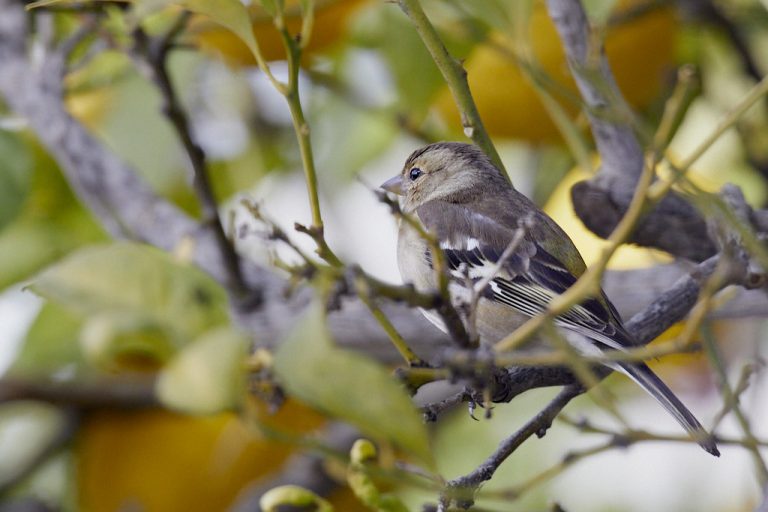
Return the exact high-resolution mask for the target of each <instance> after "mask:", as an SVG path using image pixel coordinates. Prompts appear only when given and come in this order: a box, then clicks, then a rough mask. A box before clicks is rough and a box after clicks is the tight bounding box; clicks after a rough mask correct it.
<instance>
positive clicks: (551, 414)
mask: <svg viewBox="0 0 768 512" xmlns="http://www.w3.org/2000/svg"><path fill="white" fill-rule="evenodd" d="M583 392H584V388H583V387H582V386H581V385H579V384H576V385H571V386H566V387H565V388H563V389H562V390H561V391H560V393H558V395H557V396H556V397H555V398H554V399H553V400H552V401H551V402H550V403H549V404H548V405H547V406H546V407H544V408H543V409H542V410H541V411H540V412H539V413H538V414H537V415H536V416H534V417H533V418H531V419H530V420H528V422H527V423H526V424H525V425H523V426H522V427H521V428H520V429H519V430H518V431H517V432H515V433H514V434H512V435H511V436H509V437H508V438H507V439H505V440H504V441H502V443H501V444H500V445H499V446H498V448H496V451H494V452H493V454H492V455H491V456H489V457H488V458H487V459H485V461H484V462H483V463H481V464H480V465H479V466H478V467H477V468H476V469H475V470H473V471H472V472H471V473H469V474H467V475H465V476H462V477H460V478H457V479H455V480H451V481H450V482H449V483H448V486H447V488H446V489H445V490H444V491H443V493H442V495H441V497H440V508H439V509H438V510H440V511H441V512H447V510H448V507H449V506H450V504H451V503H452V502H453V503H456V504H457V505H458V506H459V507H464V508H467V507H469V506H471V505H472V503H473V501H474V495H475V492H476V491H477V488H478V486H479V485H480V484H482V483H483V482H485V481H487V480H490V478H491V477H492V476H493V474H494V473H495V472H496V470H497V469H498V468H499V466H501V464H502V463H503V462H504V461H505V460H506V459H507V457H509V456H510V455H511V454H512V453H513V452H514V451H515V450H516V449H517V447H518V446H520V445H521V444H522V443H523V441H525V440H526V439H528V438H529V437H531V436H532V435H534V434H536V435H537V436H538V437H543V436H544V435H545V434H546V431H547V429H548V428H549V427H550V426H551V425H552V421H553V420H554V419H555V417H556V416H557V414H558V413H559V412H560V411H561V410H563V408H564V407H565V406H566V405H567V404H568V402H570V401H571V400H572V399H574V398H575V397H577V396H579V395H580V394H581V393H583Z"/></svg>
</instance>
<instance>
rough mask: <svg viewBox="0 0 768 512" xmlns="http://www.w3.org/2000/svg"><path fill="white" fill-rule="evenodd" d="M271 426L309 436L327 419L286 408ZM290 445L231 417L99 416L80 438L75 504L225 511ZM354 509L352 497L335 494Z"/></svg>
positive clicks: (266, 418) (282, 458)
mask: <svg viewBox="0 0 768 512" xmlns="http://www.w3.org/2000/svg"><path fill="white" fill-rule="evenodd" d="M262 416H263V419H264V421H265V423H267V424H268V425H269V426H270V427H271V428H275V429H279V430H281V431H286V430H288V431H291V432H294V433H301V432H309V431H312V430H314V429H316V428H318V427H319V426H321V425H322V424H323V423H324V421H325V420H324V419H323V418H322V417H321V416H319V415H318V414H316V413H314V412H312V411H311V410H310V409H308V408H306V407H304V406H301V405H297V404H296V403H293V402H288V403H287V404H286V405H285V406H284V407H282V408H281V409H280V411H279V412H278V413H277V414H275V415H272V416H269V415H267V414H263V415H260V417H262ZM292 452H293V447H291V446H289V445H287V444H283V443H277V442H275V441H273V440H269V439H265V438H263V437H261V436H260V435H258V434H256V433H254V432H253V431H251V430H249V429H247V427H245V426H244V425H243V423H242V422H241V420H240V419H239V418H238V417H237V416H235V415H234V414H220V415H216V416H208V417H191V416H184V415H180V414H175V413H171V412H168V411H165V410H142V411H107V410H105V411H98V412H95V413H92V414H90V415H88V416H87V418H86V419H85V422H84V424H83V427H82V429H81V430H80V433H79V437H78V440H77V448H76V453H77V475H78V493H79V505H80V508H82V509H83V510H89V511H102V510H104V511H106V510H128V509H131V510H133V509H136V510H142V511H145V512H153V511H157V512H167V511H171V510H190V511H196V510H201V511H203V510H206V511H208V510H227V509H228V508H229V507H230V506H231V505H232V503H233V502H234V501H235V499H236V498H237V496H238V494H239V493H240V491H242V490H243V489H244V488H245V487H247V486H248V484H250V483H252V482H254V481H257V480H258V479H259V478H262V477H267V478H269V475H270V474H272V473H275V472H277V471H279V469H280V466H281V465H282V463H283V462H284V461H285V460H286V458H287V457H288V456H290V455H291V453H292ZM333 498H334V499H338V500H342V502H343V503H345V504H346V505H345V507H346V508H344V509H343V510H350V511H352V510H361V511H362V510H364V508H362V507H360V508H355V507H353V506H352V504H353V503H354V502H350V501H349V499H350V495H349V492H344V491H339V492H337V493H334V496H333Z"/></svg>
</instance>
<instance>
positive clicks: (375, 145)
mask: <svg viewBox="0 0 768 512" xmlns="http://www.w3.org/2000/svg"><path fill="white" fill-rule="evenodd" d="M322 105H323V106H322V107H321V108H319V109H318V111H314V112H312V118H313V120H315V119H316V122H314V123H313V127H314V129H315V132H314V133H315V134H316V135H314V139H313V144H314V146H315V148H318V151H317V164H318V168H320V169H328V171H329V172H328V175H329V177H331V178H332V179H334V180H339V181H341V180H347V179H349V178H350V177H352V176H354V175H355V174H356V173H358V172H359V171H360V169H362V168H363V166H365V165H366V164H367V163H368V162H370V161H371V160H373V159H374V158H375V157H376V156H378V155H379V154H381V153H382V152H383V151H384V150H386V149H387V148H388V147H389V146H390V144H391V143H392V140H393V139H394V138H395V137H396V136H397V135H399V133H400V130H399V127H398V126H397V125H396V124H395V123H394V122H392V121H393V120H392V116H391V115H390V114H389V113H383V112H371V111H365V110H362V109H359V108H355V107H354V106H351V105H349V102H348V101H344V100H340V99H336V98H334V99H330V98H329V100H328V101H326V102H323V104H322ZM350 126H354V127H355V129H354V130H350V129H349V127H350ZM320 148H323V149H324V150H323V151H320V150H319V149H320Z"/></svg>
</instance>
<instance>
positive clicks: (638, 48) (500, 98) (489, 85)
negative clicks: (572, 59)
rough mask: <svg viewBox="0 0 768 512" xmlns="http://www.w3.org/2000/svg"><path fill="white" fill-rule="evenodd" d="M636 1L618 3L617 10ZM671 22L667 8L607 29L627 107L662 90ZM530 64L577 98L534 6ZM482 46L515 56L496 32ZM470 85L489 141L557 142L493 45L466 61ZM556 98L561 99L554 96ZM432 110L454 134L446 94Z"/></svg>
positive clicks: (556, 42)
mask: <svg viewBox="0 0 768 512" xmlns="http://www.w3.org/2000/svg"><path fill="white" fill-rule="evenodd" d="M637 3H638V2H637V0H631V1H625V2H620V4H622V6H623V7H629V6H631V5H633V4H637ZM676 24H677V21H676V19H675V15H674V12H673V9H672V8H671V7H668V6H665V7H659V8H655V9H653V10H652V11H650V12H647V13H644V14H642V15H639V16H638V17H636V18H632V19H631V20H629V21H627V22H626V23H621V24H618V25H616V26H614V27H612V28H611V29H609V30H608V32H607V34H606V40H605V48H606V55H607V56H608V61H609V62H610V64H611V68H612V70H613V73H614V76H615V77H616V81H617V83H618V85H619V88H620V89H621V91H622V93H623V94H624V97H625V98H626V99H627V101H628V102H629V103H630V104H631V105H633V106H635V107H638V108H642V107H644V106H647V105H648V104H649V103H650V102H651V101H652V100H654V99H655V98H656V97H657V95H658V94H659V92H660V90H661V86H662V84H663V78H664V74H665V73H666V72H668V71H670V70H671V69H673V66H674V43H675V34H676V32H677V30H676ZM527 26H528V27H529V28H528V30H529V32H528V40H529V41H530V45H531V53H532V55H533V58H534V63H535V64H536V66H538V67H539V68H540V70H541V72H543V73H544V74H545V75H546V76H548V77H550V79H552V80H553V81H554V82H555V83H557V84H560V85H561V86H562V87H564V88H565V89H567V90H568V91H570V92H571V94H573V95H574V97H578V91H577V89H576V85H575V84H574V82H573V79H572V78H571V75H570V72H569V71H568V65H567V63H566V60H565V56H564V54H563V49H562V45H561V43H560V39H559V37H558V35H557V32H556V31H555V27H554V25H553V24H552V22H551V20H550V19H549V17H548V16H547V13H546V10H545V8H544V6H543V5H542V4H541V3H537V4H536V7H535V8H534V9H533V12H532V13H531V19H530V20H529V23H528V25H527ZM489 41H491V42H492V43H494V44H500V45H502V46H504V47H506V48H507V49H509V50H512V51H514V47H513V43H512V42H511V41H510V40H509V39H508V38H506V37H504V36H502V35H500V34H492V35H491V36H490V37H489ZM465 68H466V70H467V73H468V79H469V85H470V89H471V91H472V95H473V97H474V99H475V102H476V103H477V107H478V109H479V111H480V115H481V117H482V119H483V122H484V123H485V126H486V129H487V130H488V131H489V133H490V134H491V135H494V136H498V137H509V138H518V139H526V140H529V141H532V142H551V141H559V140H560V133H559V131H558V130H557V128H556V127H555V125H554V123H553V122H552V121H551V120H550V115H549V113H548V112H547V110H546V109H545V108H544V106H543V105H542V103H541V101H540V100H539V96H538V94H537V93H536V91H535V89H534V88H533V86H532V85H531V83H530V79H529V78H528V77H527V76H526V74H525V72H524V71H523V70H521V69H520V67H519V66H518V65H517V64H516V63H515V62H513V60H512V59H511V58H510V56H509V54H508V53H505V52H504V51H502V50H500V49H499V48H498V47H494V45H493V44H481V45H479V46H477V47H476V48H475V50H474V51H473V52H472V53H471V54H470V55H469V57H468V58H467V60H466V62H465ZM555 97H556V98H557V99H561V96H560V95H555ZM561 104H563V106H564V107H566V110H567V111H568V112H569V113H570V114H571V115H573V114H575V113H576V112H577V111H578V107H577V105H575V104H574V103H573V102H571V101H565V102H562V101H561ZM435 107H436V109H437V111H438V112H439V113H440V115H441V117H442V118H443V119H444V120H446V121H447V122H448V124H449V125H450V126H451V127H453V128H454V129H457V130H459V129H460V126H461V125H460V121H459V115H458V111H457V109H456V106H455V104H454V102H453V98H452V97H451V94H450V92H449V91H448V90H447V89H444V90H442V91H441V92H440V93H439V94H438V97H437V99H436V102H435Z"/></svg>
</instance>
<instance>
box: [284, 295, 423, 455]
mask: <svg viewBox="0 0 768 512" xmlns="http://www.w3.org/2000/svg"><path fill="white" fill-rule="evenodd" d="M274 369H275V373H276V375H277V377H278V379H279V382H280V383H281V385H282V386H284V387H285V389H286V391H287V392H288V393H289V394H290V395H291V396H295V397H298V398H299V399H300V400H303V401H305V402H306V403H308V404H310V405H312V406H314V407H317V408H318V409H319V410H321V411H324V412H326V413H328V414H330V415H332V416H335V417H338V418H342V419H344V420H346V421H349V422H350V423H352V424H353V425H355V426H357V427H359V428H360V429H361V430H362V431H363V432H366V433H367V434H369V435H371V436H373V437H375V438H381V439H386V440H388V441H393V442H394V443H395V444H397V445H398V446H400V447H402V448H404V449H405V450H407V451H408V453H411V454H413V455H414V456H415V457H417V458H418V459H419V460H420V461H422V462H423V463H426V464H428V465H431V464H432V460H433V459H432V454H431V452H430V448H429V440H428V437H427V431H426V427H425V426H424V423H423V422H422V420H421V415H420V414H419V413H417V412H416V409H415V408H414V406H413V403H412V402H411V399H410V397H409V396H408V394H407V393H406V392H405V389H403V387H402V386H401V385H399V384H398V383H396V382H395V381H394V380H393V379H392V376H391V375H390V374H389V372H387V371H386V370H385V369H384V368H383V367H381V366H379V365H378V364H376V363H374V362H373V361H372V360H371V359H369V358H367V357H365V356H363V355H360V354H356V353H354V352H349V351H346V350H342V349H340V348H338V347H335V346H334V345H333V339H332V337H331V334H330V332H329V330H328V327H327V325H326V317H325V311H324V308H323V307H322V305H321V303H320V302H319V301H317V302H316V303H315V304H313V305H312V306H311V307H310V308H309V309H308V311H307V312H306V313H304V316H303V318H302V319H301V320H300V321H299V322H298V323H297V325H296V327H295V328H294V330H293V331H292V332H291V333H290V334H289V335H288V337H287V339H286V340H284V341H283V342H282V343H281V344H280V348H279V349H278V350H277V352H276V354H275V365H274ZM361 383H365V385H361ZM372 389H375V390H376V394H375V399H372V395H371V392H370V390H372Z"/></svg>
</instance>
